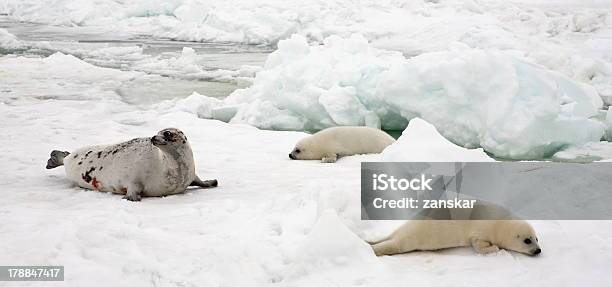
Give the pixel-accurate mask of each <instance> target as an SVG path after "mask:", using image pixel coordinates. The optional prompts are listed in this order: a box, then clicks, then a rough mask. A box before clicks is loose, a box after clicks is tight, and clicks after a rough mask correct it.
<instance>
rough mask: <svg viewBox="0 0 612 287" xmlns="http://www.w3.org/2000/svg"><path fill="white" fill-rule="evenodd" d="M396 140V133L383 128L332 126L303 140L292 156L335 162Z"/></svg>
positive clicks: (378, 150)
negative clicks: (384, 130)
mask: <svg viewBox="0 0 612 287" xmlns="http://www.w3.org/2000/svg"><path fill="white" fill-rule="evenodd" d="M393 142H395V139H393V137H391V136H389V135H388V134H387V133H385V132H383V131H381V130H379V129H374V128H370V127H348V126H345V127H332V128H328V129H324V130H322V131H319V132H317V133H315V134H313V135H311V136H309V137H306V138H304V139H302V140H300V141H299V142H298V143H297V144H296V145H295V148H294V149H293V151H292V152H291V154H290V157H292V156H293V158H294V159H303V160H322V161H323V162H335V161H336V160H337V158H338V157H342V156H350V155H356V154H368V153H380V152H382V151H383V150H384V149H385V148H386V147H387V146H389V145H390V144H392V143H393ZM298 151H299V152H298Z"/></svg>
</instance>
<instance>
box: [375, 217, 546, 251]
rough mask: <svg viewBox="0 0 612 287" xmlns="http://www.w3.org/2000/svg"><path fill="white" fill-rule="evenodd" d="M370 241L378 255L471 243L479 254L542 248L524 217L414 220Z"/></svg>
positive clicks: (469, 244)
mask: <svg viewBox="0 0 612 287" xmlns="http://www.w3.org/2000/svg"><path fill="white" fill-rule="evenodd" d="M369 243H370V244H371V245H372V248H373V249H374V253H376V255H377V256H382V255H393V254H400V253H406V252H411V251H415V250H438V249H444V248H452V247H460V246H472V247H473V248H474V250H476V252H478V253H481V254H486V253H492V252H497V251H499V249H507V250H512V251H516V252H520V253H524V254H527V255H538V254H540V253H541V252H542V250H541V249H540V246H539V245H538V238H537V237H536V234H535V231H534V230H533V228H532V227H531V225H529V223H527V222H526V221H524V220H413V221H408V222H406V223H405V224H404V225H402V226H401V227H399V228H398V229H397V230H396V231H395V232H393V233H392V234H391V235H390V236H388V237H387V238H385V239H382V240H380V241H376V242H369Z"/></svg>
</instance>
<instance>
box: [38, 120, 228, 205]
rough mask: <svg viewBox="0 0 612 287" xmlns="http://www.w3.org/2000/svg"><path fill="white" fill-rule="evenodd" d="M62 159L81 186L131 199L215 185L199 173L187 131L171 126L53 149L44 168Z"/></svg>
mask: <svg viewBox="0 0 612 287" xmlns="http://www.w3.org/2000/svg"><path fill="white" fill-rule="evenodd" d="M61 165H63V166H65V169H66V175H67V176H68V178H69V179H70V180H72V181H73V182H75V183H76V184H77V185H79V186H80V187H83V188H88V189H94V190H100V191H105V192H112V193H118V194H124V195H125V197H124V198H125V199H127V200H130V201H139V200H140V199H141V196H164V195H170V194H177V193H182V192H184V191H185V190H186V189H187V187H188V186H200V187H215V186H217V180H205V181H202V180H200V178H198V176H197V175H196V173H195V164H194V160H193V152H192V151H191V146H190V145H189V143H188V142H187V137H186V136H185V135H184V134H183V132H182V131H180V130H178V129H175V128H168V129H164V130H161V131H160V132H159V133H158V134H157V135H155V136H153V137H152V138H135V139H132V140H130V141H127V142H123V143H119V144H114V145H105V146H90V147H84V148H81V149H78V150H76V151H74V152H72V153H69V152H65V151H58V150H54V151H53V152H51V158H50V159H49V160H48V161H47V169H52V168H55V167H58V166H61Z"/></svg>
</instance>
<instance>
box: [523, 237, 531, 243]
mask: <svg viewBox="0 0 612 287" xmlns="http://www.w3.org/2000/svg"><path fill="white" fill-rule="evenodd" d="M523 242H525V244H531V239H529V238H525V240H523Z"/></svg>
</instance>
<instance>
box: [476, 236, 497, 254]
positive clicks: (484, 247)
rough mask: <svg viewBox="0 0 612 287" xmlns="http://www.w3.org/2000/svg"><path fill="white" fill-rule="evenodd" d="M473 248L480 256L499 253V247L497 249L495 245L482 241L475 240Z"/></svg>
mask: <svg viewBox="0 0 612 287" xmlns="http://www.w3.org/2000/svg"><path fill="white" fill-rule="evenodd" d="M472 247H473V248H474V250H476V252H478V253H480V254H487V253H493V252H497V251H499V247H497V245H493V244H491V242H489V241H485V240H480V239H473V240H472Z"/></svg>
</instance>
